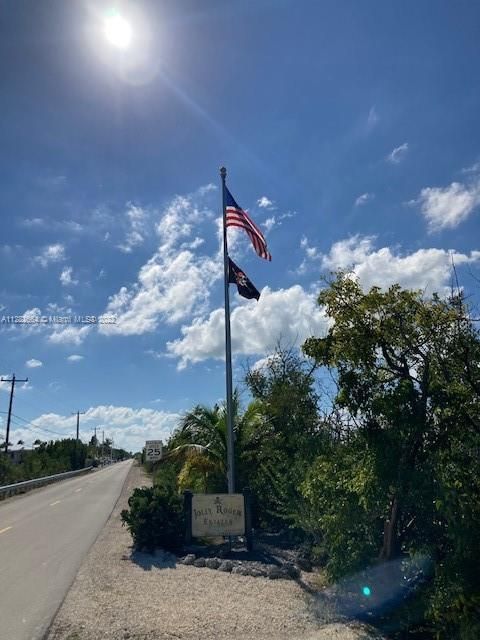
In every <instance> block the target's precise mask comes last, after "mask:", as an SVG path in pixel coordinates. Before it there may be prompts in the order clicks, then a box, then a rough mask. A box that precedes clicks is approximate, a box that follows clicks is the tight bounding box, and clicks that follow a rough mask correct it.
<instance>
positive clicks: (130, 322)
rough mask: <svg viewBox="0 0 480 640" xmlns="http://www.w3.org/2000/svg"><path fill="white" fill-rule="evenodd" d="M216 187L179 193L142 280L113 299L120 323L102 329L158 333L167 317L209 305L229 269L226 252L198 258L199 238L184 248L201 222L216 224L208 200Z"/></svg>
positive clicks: (163, 219) (112, 311)
mask: <svg viewBox="0 0 480 640" xmlns="http://www.w3.org/2000/svg"><path fill="white" fill-rule="evenodd" d="M211 190H212V188H211V186H210V185H208V186H207V187H203V188H202V189H200V190H198V191H197V192H196V193H194V194H192V195H190V196H177V197H175V198H174V199H173V200H172V202H170V204H169V205H168V206H167V207H166V209H165V211H164V212H163V215H162V217H161V219H160V222H159V223H158V225H157V233H158V235H159V237H160V241H161V245H160V247H159V248H158V250H157V251H156V253H155V254H154V255H153V256H152V258H150V260H149V261H148V262H147V263H146V264H144V265H143V266H142V267H141V269H140V271H139V273H138V277H137V282H136V283H135V284H134V285H133V286H131V287H127V286H123V287H121V288H120V289H119V291H118V292H117V293H116V294H114V295H112V296H111V297H110V298H109V301H108V304H107V308H106V311H105V312H106V313H108V314H114V315H116V317H117V322H116V323H115V324H103V325H100V326H99V331H100V332H101V333H104V334H110V335H112V334H117V335H140V334H143V333H146V332H151V331H154V330H155V328H156V327H157V326H158V324H159V322H160V321H162V320H163V321H165V322H167V323H175V322H179V321H182V320H184V319H185V318H187V317H189V316H191V315H192V314H197V313H202V312H203V311H204V310H205V309H206V306H207V304H208V299H209V294H210V287H211V285H212V283H213V282H215V281H216V280H217V279H219V278H220V277H221V275H222V273H223V271H222V268H221V266H222V261H221V254H220V252H218V253H217V254H216V255H215V256H214V257H213V258H212V257H208V256H198V255H197V254H196V253H194V249H195V248H197V247H198V246H200V245H201V244H202V243H201V242H199V240H200V239H199V238H198V237H196V236H195V238H194V239H193V240H190V241H189V242H190V248H189V249H186V248H184V249H181V246H182V244H183V245H184V246H185V241H186V239H187V238H191V236H192V235H193V232H194V231H195V230H196V228H197V227H198V225H199V224H201V223H203V222H204V221H205V220H207V221H211V222H214V221H213V217H214V216H213V213H212V212H211V211H210V210H209V209H207V208H206V207H205V206H203V204H202V197H203V196H204V195H206V194H208V193H209V192H210V191H211ZM217 229H218V225H217ZM219 247H220V242H219Z"/></svg>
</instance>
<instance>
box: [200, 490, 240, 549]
mask: <svg viewBox="0 0 480 640" xmlns="http://www.w3.org/2000/svg"><path fill="white" fill-rule="evenodd" d="M191 514H192V536H193V537H195V538H211V537H216V536H243V535H245V533H246V526H245V498H244V496H243V494H241V493H232V494H228V493H218V494H205V493H194V494H193V496H192V506H191Z"/></svg>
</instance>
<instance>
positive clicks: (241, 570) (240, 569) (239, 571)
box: [232, 564, 248, 576]
mask: <svg viewBox="0 0 480 640" xmlns="http://www.w3.org/2000/svg"><path fill="white" fill-rule="evenodd" d="M232 573H235V574H236V575H237V576H248V569H247V567H244V566H243V565H241V564H239V565H237V566H236V567H233V569H232Z"/></svg>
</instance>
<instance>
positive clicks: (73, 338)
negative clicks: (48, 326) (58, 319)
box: [48, 325, 92, 347]
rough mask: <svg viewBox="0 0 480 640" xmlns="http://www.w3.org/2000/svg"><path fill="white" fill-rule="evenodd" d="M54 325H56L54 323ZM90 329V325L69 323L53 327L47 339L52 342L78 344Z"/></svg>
mask: <svg viewBox="0 0 480 640" xmlns="http://www.w3.org/2000/svg"><path fill="white" fill-rule="evenodd" d="M55 326H56V325H55ZM91 330H92V325H85V326H79V327H77V326H74V325H69V326H65V327H63V326H62V328H60V329H55V330H54V331H53V332H52V333H51V334H50V335H49V336H48V341H49V342H51V343H53V344H73V345H75V346H77V347H78V346H79V345H80V344H82V342H83V341H84V340H85V338H86V337H87V336H88V334H89V333H90V331H91Z"/></svg>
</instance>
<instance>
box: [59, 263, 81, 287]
mask: <svg viewBox="0 0 480 640" xmlns="http://www.w3.org/2000/svg"><path fill="white" fill-rule="evenodd" d="M72 272H73V269H72V267H65V268H64V269H62V273H61V274H60V282H61V283H62V285H63V286H64V287H68V286H70V285H74V284H78V280H75V279H74V278H73V277H72Z"/></svg>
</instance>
